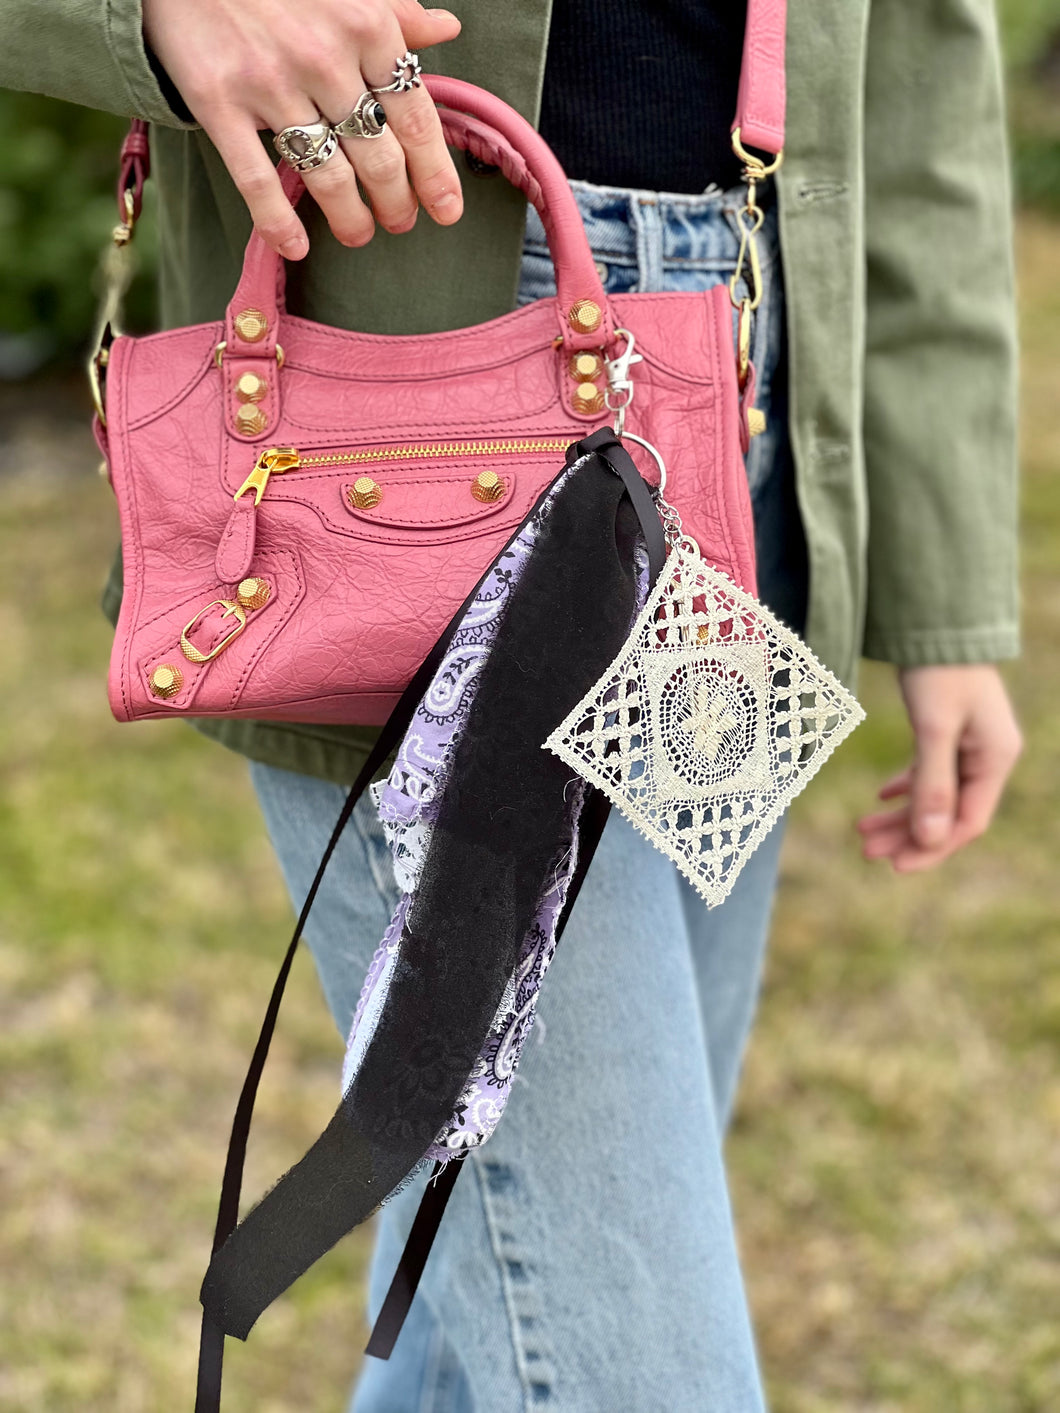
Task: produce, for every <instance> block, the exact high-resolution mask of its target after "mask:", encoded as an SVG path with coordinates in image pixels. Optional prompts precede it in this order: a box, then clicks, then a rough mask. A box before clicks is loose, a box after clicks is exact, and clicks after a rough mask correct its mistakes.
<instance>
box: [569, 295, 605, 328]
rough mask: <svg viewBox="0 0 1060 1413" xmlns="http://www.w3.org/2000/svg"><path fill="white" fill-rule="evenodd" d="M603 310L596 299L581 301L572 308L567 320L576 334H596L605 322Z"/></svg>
mask: <svg viewBox="0 0 1060 1413" xmlns="http://www.w3.org/2000/svg"><path fill="white" fill-rule="evenodd" d="M603 317H604V315H603V310H602V309H601V308H600V306H599V304H597V303H596V301H595V300H594V299H579V300H578V301H577V302H576V303H575V304H572V305H571V307H570V313H569V314H568V315H567V319H568V321H569V323H570V326H571V328H572V329H573V330H574V332H575V333H576V334H594V333H595V332H596V330H597V329H598V328H599V327H600V323H601V321H602V320H603Z"/></svg>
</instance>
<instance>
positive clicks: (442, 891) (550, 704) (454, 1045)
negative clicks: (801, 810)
mask: <svg viewBox="0 0 1060 1413" xmlns="http://www.w3.org/2000/svg"><path fill="white" fill-rule="evenodd" d="M637 527H638V517H637V513H636V511H635V510H634V508H633V505H632V504H631V502H630V499H629V497H628V495H627V494H626V490H625V486H624V484H623V481H622V480H621V479H620V477H619V476H617V475H615V473H614V471H612V469H611V468H610V467H609V466H608V464H607V462H606V461H605V460H604V459H603V457H602V456H600V455H599V454H597V453H595V452H594V453H593V454H591V455H590V456H589V458H588V460H587V461H586V462H585V464H584V465H582V466H581V467H580V468H578V470H577V471H576V472H575V474H574V475H573V476H572V477H571V478H569V480H568V482H567V483H566V484H565V485H564V487H563V489H562V490H561V491H560V493H559V494H558V495H557V497H556V499H555V501H554V503H553V505H552V508H551V510H550V512H549V515H548V517H547V519H546V521H545V525H544V528H543V530H542V533H541V535H540V537H539V539H538V542H537V544H536V546H535V549H534V552H533V554H532V555H531V556H530V558H529V560H528V562H527V564H526V566H525V567H524V569H523V571H522V574H521V576H520V578H519V581H518V583H517V585H516V587H515V589H514V590H513V592H512V595H511V598H510V601H509V605H508V609H507V612H506V616H505V620H504V623H503V625H502V627H501V630H500V632H499V633H498V635H497V640H496V642H495V644H494V647H493V650H492V652H491V654H490V656H489V658H488V659H487V661H486V664H485V666H484V668H483V670H482V675H481V677H480V680H479V684H478V689H477V692H476V696H475V700H474V703H473V706H472V709H471V713H470V716H469V720H468V724H467V728H466V730H465V731H464V733H463V735H462V737H461V739H460V742H459V745H458V746H457V748H456V751H455V754H454V761H453V768H452V772H451V777H450V779H449V781H448V782H447V786H446V789H445V793H444V798H443V801H442V805H441V810H440V815H439V818H438V821H437V823H436V825H435V828H434V832H433V835H432V839H431V843H430V846H429V849H428V853H427V858H426V860H425V862H424V866H423V870H422V874H421V879H420V884H419V888H418V889H417V892H416V895H415V899H414V903H413V907H412V909H411V914H410V921H409V923H408V925H407V926H406V928H405V930H404V932H403V935H402V937H401V940H400V944H399V952H398V959H397V964H396V966H395V969H394V973H393V979H392V981H391V984H390V987H389V990H388V993H387V998H386V1001H385V1004H384V1006H383V1010H382V1013H381V1015H380V1018H379V1021H378V1024H377V1026H376V1029H375V1031H374V1033H373V1036H372V1040H371V1042H370V1043H369V1045H368V1047H367V1050H366V1053H365V1056H364V1059H363V1062H362V1064H361V1067H360V1068H359V1070H358V1072H357V1074H356V1075H355V1077H354V1080H353V1082H352V1084H351V1085H350V1088H349V1089H348V1090H347V1092H346V1094H345V1096H344V1098H343V1101H342V1103H341V1105H340V1106H339V1108H338V1110H337V1111H336V1113H335V1115H334V1117H333V1118H332V1120H331V1122H330V1123H329V1124H328V1127H327V1129H326V1130H325V1131H324V1133H323V1134H322V1135H321V1137H320V1138H319V1139H318V1140H317V1142H316V1143H315V1144H314V1145H313V1147H312V1148H311V1149H310V1150H309V1152H308V1153H307V1154H306V1155H305V1157H304V1158H302V1160H301V1161H300V1162H299V1163H298V1164H296V1166H295V1167H294V1168H292V1169H291V1170H290V1172H288V1173H287V1174H286V1176H285V1177H284V1178H282V1179H281V1180H280V1182H279V1183H278V1184H277V1185H276V1187H274V1188H273V1190H272V1191H271V1192H270V1193H269V1194H268V1195H267V1196H266V1197H265V1199H264V1200H263V1201H262V1202H261V1203H260V1204H259V1205H258V1206H257V1207H256V1208H254V1210H253V1211H251V1213H250V1214H249V1215H248V1216H247V1218H246V1219H245V1220H244V1221H243V1223H242V1224H241V1225H240V1226H239V1227H238V1228H237V1229H236V1231H235V1232H233V1233H232V1235H231V1236H230V1237H229V1238H228V1240H227V1241H226V1243H225V1244H224V1246H222V1247H221V1249H220V1250H219V1251H218V1252H217V1254H216V1255H215V1257H214V1259H213V1261H212V1262H211V1265H210V1269H209V1271H208V1272H207V1275H206V1280H205V1281H204V1283H203V1288H202V1301H203V1305H204V1307H205V1308H206V1312H207V1315H208V1316H209V1317H210V1318H211V1319H212V1320H215V1321H216V1322H217V1324H218V1325H219V1326H220V1327H221V1328H222V1329H223V1330H224V1331H225V1332H226V1333H228V1334H233V1335H236V1336H238V1337H239V1338H242V1339H245V1338H246V1336H247V1334H248V1333H249V1331H250V1329H251V1327H252V1326H253V1324H254V1322H255V1320H256V1319H257V1317H258V1315H259V1314H260V1313H261V1312H262V1311H263V1310H264V1309H265V1308H266V1307H267V1306H268V1305H269V1304H270V1303H271V1302H272V1301H273V1300H274V1299H275V1298H276V1296H277V1295H279V1294H280V1293H281V1292H282V1291H283V1290H285V1289H286V1288H287V1287H288V1286H289V1285H290V1284H291V1283H292V1282H293V1281H294V1280H296V1279H297V1277H298V1276H299V1275H301V1274H302V1272H303V1271H305V1270H306V1269H308V1267H309V1266H310V1265H312V1263H313V1262H314V1261H315V1260H317V1258H318V1257H320V1256H321V1255H323V1254H324V1252H325V1251H327V1250H328V1249H330V1247H331V1246H333V1245H334V1244H335V1242H336V1241H338V1240H339V1239H340V1238H341V1237H342V1236H343V1235H345V1233H346V1232H348V1231H349V1230H350V1229H351V1228H352V1227H354V1226H356V1225H357V1224H358V1223H359V1222H362V1221H364V1220H365V1218H366V1217H368V1216H369V1215H370V1214H371V1213H372V1211H373V1210H374V1209H375V1208H376V1207H377V1206H378V1205H379V1203H380V1202H381V1201H382V1200H383V1199H384V1198H385V1197H386V1196H388V1195H389V1194H390V1193H391V1192H392V1191H393V1190H394V1188H395V1187H397V1186H398V1184H399V1183H400V1182H401V1181H402V1179H404V1178H405V1177H406V1176H407V1174H408V1173H409V1172H410V1171H411V1170H412V1169H413V1168H414V1167H415V1166H416V1164H417V1163H418V1162H419V1161H420V1159H421V1158H422V1157H423V1155H424V1153H425V1152H426V1150H427V1149H428V1148H429V1147H430V1145H431V1143H432V1142H433V1141H434V1139H435V1137H436V1136H437V1134H438V1133H439V1131H440V1130H441V1129H442V1127H443V1126H444V1125H445V1123H446V1122H447V1121H448V1119H449V1118H450V1116H451V1114H452V1112H453V1109H454V1106H455V1104H456V1101H457V1099H458V1097H459V1095H460V1092H461V1090H462V1089H463V1086H464V1084H465V1083H466V1080H467V1076H468V1074H469V1072H470V1070H471V1068H472V1065H473V1064H474V1062H475V1060H476V1059H477V1057H478V1054H479V1052H480V1050H481V1047H482V1044H483V1041H484V1040H485V1037H486V1035H487V1034H488V1031H489V1027H490V1024H491V1022H492V1020H493V1017H494V1015H495V1013H496V1010H497V1007H498V1005H499V1003H500V999H501V996H502V994H503V992H504V988H505V986H506V984H507V981H508V978H509V977H510V976H511V973H512V970H513V968H514V966H515V963H516V960H517V957H518V953H519V949H520V947H521V944H522V942H523V939H524V937H525V935H526V932H527V930H528V928H529V926H530V924H531V922H532V920H533V917H534V915H535V913H536V910H537V906H538V903H539V901H540V898H541V895H542V892H543V889H544V887H545V885H546V883H547V881H548V875H549V869H550V868H551V867H552V866H553V865H554V863H555V860H556V856H557V851H558V848H559V847H560V844H561V841H562V839H563V838H564V833H565V830H566V827H567V804H566V802H565V798H564V794H565V790H566V788H567V786H568V784H569V781H570V769H569V767H567V766H566V765H564V764H563V763H562V762H561V761H559V760H558V759H557V758H556V757H555V756H553V755H552V754H551V753H550V752H548V751H545V750H542V743H543V741H544V740H545V738H546V737H547V736H548V734H549V733H550V732H551V731H552V730H553V728H554V727H555V726H556V725H557V724H558V722H559V721H561V720H562V719H563V717H564V716H565V715H566V714H567V713H568V712H569V711H570V709H571V708H572V707H573V706H574V704H575V703H576V702H577V701H578V700H579V699H580V698H581V697H582V696H583V695H584V694H585V692H587V691H588V689H589V688H590V687H591V686H592V684H593V683H594V682H595V681H596V680H597V679H598V678H599V677H600V676H601V674H602V673H603V672H604V670H605V669H606V667H607V666H608V665H609V664H610V663H611V662H612V661H613V659H614V658H615V656H616V655H617V653H618V652H619V650H620V648H621V647H622V645H623V643H624V642H625V640H626V638H627V636H628V634H629V630H630V626H631V623H632V620H633V616H634V613H635V610H636V583H635V570H634V545H635V542H636V536H637Z"/></svg>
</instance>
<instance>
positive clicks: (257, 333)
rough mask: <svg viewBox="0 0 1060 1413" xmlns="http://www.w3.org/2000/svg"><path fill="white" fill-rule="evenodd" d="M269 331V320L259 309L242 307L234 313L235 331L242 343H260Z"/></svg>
mask: <svg viewBox="0 0 1060 1413" xmlns="http://www.w3.org/2000/svg"><path fill="white" fill-rule="evenodd" d="M268 331H269V321H268V319H266V317H265V315H264V314H263V313H262V312H261V310H260V309H244V310H242V311H241V312H240V313H239V314H237V315H236V333H237V334H238V335H239V337H240V338H241V339H242V340H243V342H244V343H260V341H261V340H262V339H263V338H264V337H265V335H266V334H267V333H268Z"/></svg>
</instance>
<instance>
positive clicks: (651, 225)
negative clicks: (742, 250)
mask: <svg viewBox="0 0 1060 1413" xmlns="http://www.w3.org/2000/svg"><path fill="white" fill-rule="evenodd" d="M766 185H767V186H768V185H769V184H768V183H767V184H766ZM571 190H572V191H573V193H574V197H575V200H576V201H577V203H578V209H579V210H580V212H581V216H582V220H583V222H584V224H585V231H586V235H587V236H588V239H589V245H590V246H591V248H592V250H593V252H594V254H595V255H596V256H597V257H598V258H600V259H603V260H605V261H615V260H620V261H633V262H638V263H640V264H645V263H647V261H648V258H649V247H650V250H651V254H652V255H653V256H654V258H655V259H656V260H661V261H662V263H663V264H664V265H674V266H678V267H686V268H687V267H693V266H703V267H708V268H709V267H725V266H728V267H731V266H732V265H733V264H735V261H736V255H737V251H738V249H739V244H740V226H739V222H738V218H737V213H738V211H739V210H740V209H741V208H742V207H743V205H744V203H745V201H746V199H747V198H746V190H745V188H744V187H742V186H740V187H732V188H729V189H728V190H723V189H722V188H720V187H708V189H707V190H706V191H704V192H694V193H685V192H665V191H641V190H638V189H637V188H634V187H611V186H596V185H594V184H593V183H591V182H585V181H572V182H571ZM763 209H764V211H765V220H764V222H763V225H762V229H761V231H760V232H759V236H758V248H759V256H760V259H761V262H762V265H763V266H766V265H769V264H771V263H772V261H773V260H774V258H775V256H776V249H777V221H776V206H775V203H774V202H772V201H771V202H770V203H769V204H768V205H764V206H763ZM526 236H527V242H528V245H529V246H530V247H531V248H533V247H535V246H536V247H537V248H538V249H540V250H544V249H545V232H544V229H543V227H542V225H541V221H540V218H539V217H538V215H537V212H536V211H534V209H533V208H532V207H531V208H530V210H529V213H528V217H527V226H526Z"/></svg>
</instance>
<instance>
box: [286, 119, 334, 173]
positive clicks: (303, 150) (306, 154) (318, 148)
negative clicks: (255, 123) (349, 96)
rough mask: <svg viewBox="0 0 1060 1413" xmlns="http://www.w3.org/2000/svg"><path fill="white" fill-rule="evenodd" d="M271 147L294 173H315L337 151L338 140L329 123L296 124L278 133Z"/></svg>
mask: <svg viewBox="0 0 1060 1413" xmlns="http://www.w3.org/2000/svg"><path fill="white" fill-rule="evenodd" d="M272 145H273V147H275V149H276V151H277V152H278V153H279V154H280V156H281V157H282V158H283V160H284V161H285V162H286V163H287V165H288V166H289V167H293V168H294V169H295V171H296V172H312V171H315V170H316V168H317V167H322V166H323V165H324V163H325V162H327V161H330V159H331V158H332V157H334V155H335V153H336V152H337V151H338V150H339V140H338V138H337V137H336V136H335V129H334V128H333V127H332V126H331V124H330V123H297V124H295V126H294V127H290V128H284V130H283V131H282V132H278V133H277V134H276V136H275V137H274V138H273V139H272Z"/></svg>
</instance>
